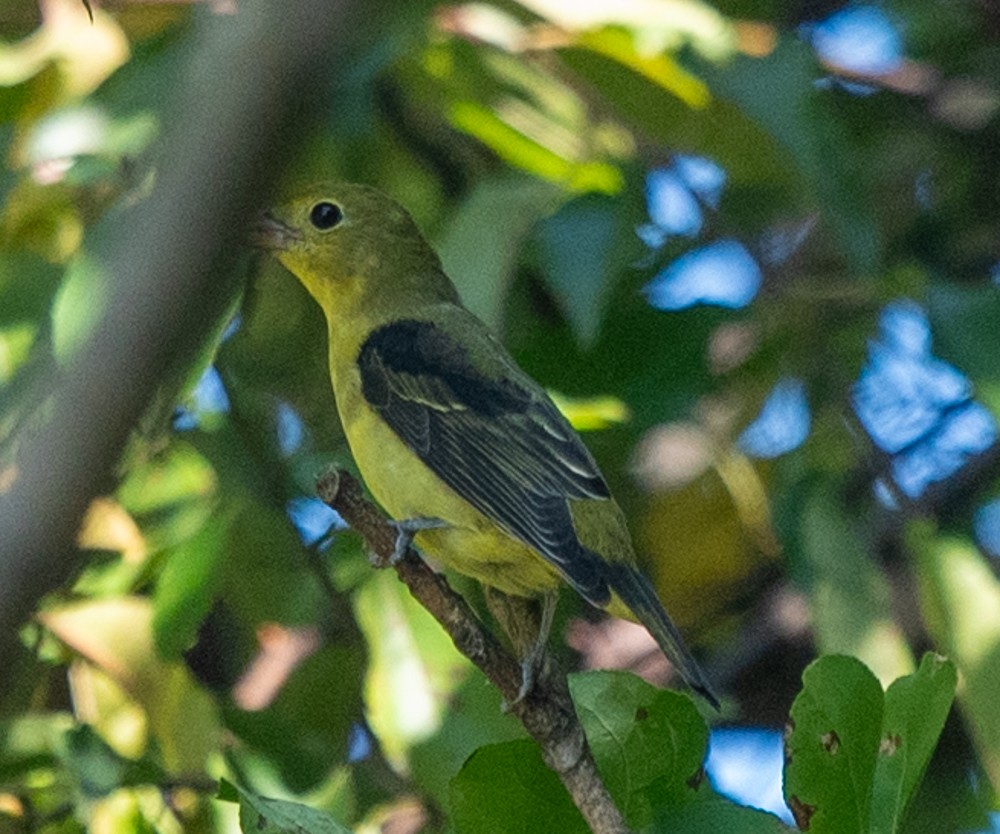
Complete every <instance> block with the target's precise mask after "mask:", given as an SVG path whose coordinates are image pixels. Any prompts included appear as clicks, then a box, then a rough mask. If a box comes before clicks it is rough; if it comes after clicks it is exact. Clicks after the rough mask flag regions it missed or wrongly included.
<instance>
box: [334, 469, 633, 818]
mask: <svg viewBox="0 0 1000 834" xmlns="http://www.w3.org/2000/svg"><path fill="white" fill-rule="evenodd" d="M316 488H317V491H318V493H319V496H320V498H321V499H322V500H323V501H325V502H326V503H327V504H328V505H329V506H330V507H332V508H333V509H334V510H336V511H337V512H338V513H340V516H341V518H343V519H344V521H346V522H347V523H348V524H349V525H350V526H351V527H352V528H353V529H354V530H355V531H357V532H358V533H359V534H360V535H361V536H362V537H363V538H364V540H365V542H366V543H367V545H368V547H369V548H370V549H371V550H372V552H373V553H374V554H375V555H376V557H377V558H378V560H379V561H380V562H381V563H382V564H384V565H388V564H389V557H390V556H391V554H392V552H393V550H394V548H395V543H396V531H395V529H394V528H393V527H392V526H390V525H389V523H388V521H387V520H386V517H385V516H384V515H383V514H382V512H381V511H380V510H379V509H378V508H377V507H376V506H375V505H374V504H372V503H371V501H369V500H368V499H367V498H365V496H364V494H363V492H362V490H361V486H360V484H359V483H358V481H357V480H356V479H355V478H354V477H352V476H351V475H350V474H349V473H347V472H344V471H343V470H337V471H334V472H330V473H328V474H326V475H323V476H321V477H320V478H319V480H318V481H317V483H316ZM394 567H395V570H396V573H397V575H398V576H399V578H400V579H401V580H402V582H403V583H404V584H405V585H406V587H407V588H409V590H410V593H411V594H413V596H414V597H415V598H416V600H417V601H418V602H419V603H420V604H421V605H423V606H424V608H426V609H427V610H428V611H429V612H430V613H431V615H432V616H433V617H434V619H436V620H437V621H438V622H439V623H440V624H441V626H442V627H443V628H444V629H445V631H447V632H448V635H449V636H450V637H451V639H452V642H454V644H455V647H456V648H457V649H458V650H459V651H460V652H461V653H462V654H463V655H465V656H466V657H467V658H469V660H471V661H472V662H473V663H474V664H475V665H476V666H478V667H479V669H480V670H481V671H482V672H483V674H484V675H486V677H487V678H489V680H490V681H491V682H492V683H493V685H494V686H496V688H497V689H499V690H500V693H501V694H502V695H503V697H504V699H505V700H506V702H507V703H508V704H510V705H511V707H510V711H511V713H512V714H513V715H514V716H515V717H516V718H517V719H518V720H519V721H520V722H521V723H522V724H523V725H524V728H525V729H526V730H527V731H528V734H529V735H530V736H531V737H532V738H533V739H534V740H535V741H536V742H537V743H538V745H539V747H541V749H542V757H543V759H544V760H545V763H546V764H547V765H548V766H549V767H550V768H552V770H553V771H555V773H556V775H557V776H558V777H559V778H560V780H562V783H563V785H565V786H566V790H567V791H568V792H569V795H570V797H571V798H572V800H573V802H574V803H575V804H576V807H577V808H579V809H580V813H581V814H582V815H583V818H584V819H585V820H586V821H587V824H588V825H589V826H590V829H591V831H593V832H594V834H626V832H627V831H628V828H627V826H626V825H625V821H624V819H623V818H622V815H621V813H620V812H619V811H618V808H617V807H616V806H615V804H614V802H613V801H612V799H611V796H610V794H609V793H608V791H607V788H606V787H605V786H604V782H603V781H602V780H601V777H600V774H599V773H598V772H597V766H596V764H595V763H594V757H593V755H592V754H591V752H590V747H589V746H588V745H587V739H586V737H585V736H584V734H583V728H582V727H581V726H580V722H579V720H578V719H577V716H576V712H575V711H574V709H573V702H572V700H571V699H570V696H569V689H568V688H567V685H566V678H565V676H564V675H563V674H561V673H559V672H557V671H554V669H553V665H552V664H551V663H546V664H545V665H544V668H543V669H542V670H540V673H539V676H538V679H537V681H536V683H535V685H534V687H533V688H532V689H531V690H530V691H529V692H528V694H527V695H526V696H525V697H524V698H523V699H521V700H520V701H519V700H518V699H517V698H518V690H519V689H520V686H521V665H520V663H518V661H517V660H516V659H515V658H514V656H513V655H512V654H511V653H510V652H508V651H507V650H506V649H505V648H504V647H503V645H502V644H501V643H500V641H499V640H497V638H496V637H495V636H494V635H493V634H492V633H491V632H490V631H488V630H487V629H485V628H484V627H483V625H482V623H481V622H480V621H479V619H478V618H477V617H476V615H475V613H474V612H473V610H472V609H471V608H470V607H469V605H468V603H467V602H466V601H465V600H464V599H463V598H462V597H461V596H460V595H459V594H457V593H455V591H453V590H452V589H451V587H450V586H449V585H448V582H447V581H446V580H445V578H444V577H443V576H442V575H441V574H438V573H435V572H434V571H433V570H431V569H430V567H428V565H427V563H426V562H424V560H423V559H421V558H420V556H418V555H417V553H416V552H415V551H414V550H413V549H412V548H410V549H409V550H407V552H406V554H405V556H403V558H402V559H400V560H399V561H397V562H396V563H395V565H394Z"/></svg>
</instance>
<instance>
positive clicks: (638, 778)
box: [569, 672, 708, 828]
mask: <svg viewBox="0 0 1000 834" xmlns="http://www.w3.org/2000/svg"><path fill="white" fill-rule="evenodd" d="M569 686H570V694H571V695H572V696H573V703H574V704H575V706H576V711H577V714H578V715H579V716H580V721H581V722H582V724H583V729H584V732H585V733H586V735H587V741H588V742H589V743H590V747H591V749H592V750H593V752H594V758H595V759H596V760H597V766H598V768H599V770H600V771H601V775H602V776H603V777H604V781H605V784H606V785H607V787H608V791H609V792H610V793H611V796H612V797H613V798H614V800H615V802H616V803H617V804H618V807H619V808H620V809H621V811H622V813H623V814H624V816H625V819H626V821H627V822H628V823H629V825H631V826H633V827H636V828H641V827H643V826H645V825H648V824H649V823H650V822H651V821H652V820H653V819H654V817H655V816H656V814H657V812H658V811H659V810H660V809H662V808H664V807H666V806H676V805H681V804H683V803H685V802H687V801H689V800H691V799H692V798H694V796H695V790H696V788H695V787H693V785H694V784H695V782H696V781H697V777H698V775H699V773H700V771H701V767H702V762H703V761H704V758H705V750H706V747H707V745H708V727H706V725H705V721H704V719H702V717H701V716H700V715H699V714H698V710H697V709H695V706H694V703H693V702H692V701H691V699H690V698H689V697H688V696H686V695H681V694H679V693H677V692H669V691H666V690H662V689H657V688H656V687H655V686H652V685H650V684H648V683H646V682H645V681H643V680H642V679H640V678H637V677H636V676H635V675H631V674H629V673H627V672H588V673H584V674H575V675H571V676H570V679H569Z"/></svg>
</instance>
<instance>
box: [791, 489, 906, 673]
mask: <svg viewBox="0 0 1000 834" xmlns="http://www.w3.org/2000/svg"><path fill="white" fill-rule="evenodd" d="M841 504H842V502H841V501H838V499H837V496H836V494H835V493H834V491H833V489H832V488H831V487H830V486H829V485H828V484H827V485H823V484H820V485H817V486H815V487H813V488H812V489H810V490H809V492H808V494H807V496H806V497H805V501H804V505H803V506H802V507H801V509H800V511H799V514H798V517H799V518H800V525H801V526H800V538H799V546H800V547H801V551H802V553H801V555H802V557H803V558H804V560H805V564H806V566H807V572H808V577H807V578H806V582H807V583H808V587H809V590H810V594H811V597H812V615H813V625H814V628H815V630H816V641H817V644H818V646H819V649H820V652H821V653H823V654H848V655H853V656H855V657H857V658H859V659H860V660H861V661H862V662H863V663H865V664H866V665H867V666H868V668H870V669H871V670H873V671H874V672H875V674H876V676H877V677H878V678H879V680H880V681H881V682H882V685H883V686H888V685H889V683H890V682H891V681H893V680H895V679H896V678H898V677H899V676H900V675H905V674H908V673H909V672H911V671H912V670H913V657H912V655H911V654H910V650H909V647H908V646H907V644H906V639H905V638H904V636H903V634H902V632H901V631H900V629H899V626H898V625H897V624H896V622H895V621H894V620H893V618H892V605H891V602H892V601H891V598H890V597H891V590H890V588H889V583H888V582H887V580H886V578H885V577H884V576H883V575H882V573H881V572H880V571H879V569H878V568H877V567H876V565H875V564H874V563H873V562H872V559H871V557H870V555H869V553H868V551H867V550H866V549H865V546H864V544H863V543H862V542H861V540H860V539H859V536H858V531H857V529H856V527H855V526H854V525H853V524H852V520H851V519H849V518H848V516H847V514H846V512H845V511H844V509H843V508H842V505H841Z"/></svg>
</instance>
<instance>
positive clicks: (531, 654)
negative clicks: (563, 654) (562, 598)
mask: <svg viewBox="0 0 1000 834" xmlns="http://www.w3.org/2000/svg"><path fill="white" fill-rule="evenodd" d="M557 600H558V596H557V595H556V594H546V595H545V597H544V598H543V600H542V612H541V618H540V620H539V623H538V634H537V636H536V637H535V640H534V642H533V643H532V645H531V649H529V651H528V653H527V654H526V655H525V656H524V658H523V659H522V660H521V686H520V687H519V688H518V690H517V697H516V698H515V699H514V700H513V701H511V702H510V703H507V702H504V704H503V707H504V711H507V710H509V709H510V708H511V707H513V706H515V705H516V704H519V703H521V701H523V700H524V699H525V698H527V697H528V694H529V693H530V692H531V690H532V689H534V688H535V684H536V683H537V682H538V680H539V679H540V678H541V677H542V675H543V673H544V671H545V664H546V661H547V660H548V651H547V647H548V643H549V634H550V633H551V631H552V620H553V617H554V616H555V613H556V601H557Z"/></svg>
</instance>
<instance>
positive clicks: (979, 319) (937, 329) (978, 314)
mask: <svg viewBox="0 0 1000 834" xmlns="http://www.w3.org/2000/svg"><path fill="white" fill-rule="evenodd" d="M927 313H928V315H929V317H930V320H931V326H932V329H933V331H934V352H935V353H936V354H938V355H939V356H940V357H941V358H942V359H945V360H947V361H948V362H951V363H953V364H954V365H955V366H956V367H958V368H959V369H960V370H961V371H963V372H965V373H967V374H968V375H969V376H970V377H972V379H973V380H975V381H977V382H980V381H983V382H985V381H989V382H992V383H997V382H1000V348H998V346H997V343H996V341H995V340H993V339H984V338H983V334H984V333H989V332H991V331H992V330H993V328H995V327H996V323H997V321H1000V292H998V291H997V287H996V284H992V283H990V284H987V283H986V282H985V281H984V282H983V283H982V284H981V285H979V286H966V285H964V284H956V283H944V282H941V281H938V282H935V283H933V284H932V285H931V287H930V290H929V292H928V294H927Z"/></svg>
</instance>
